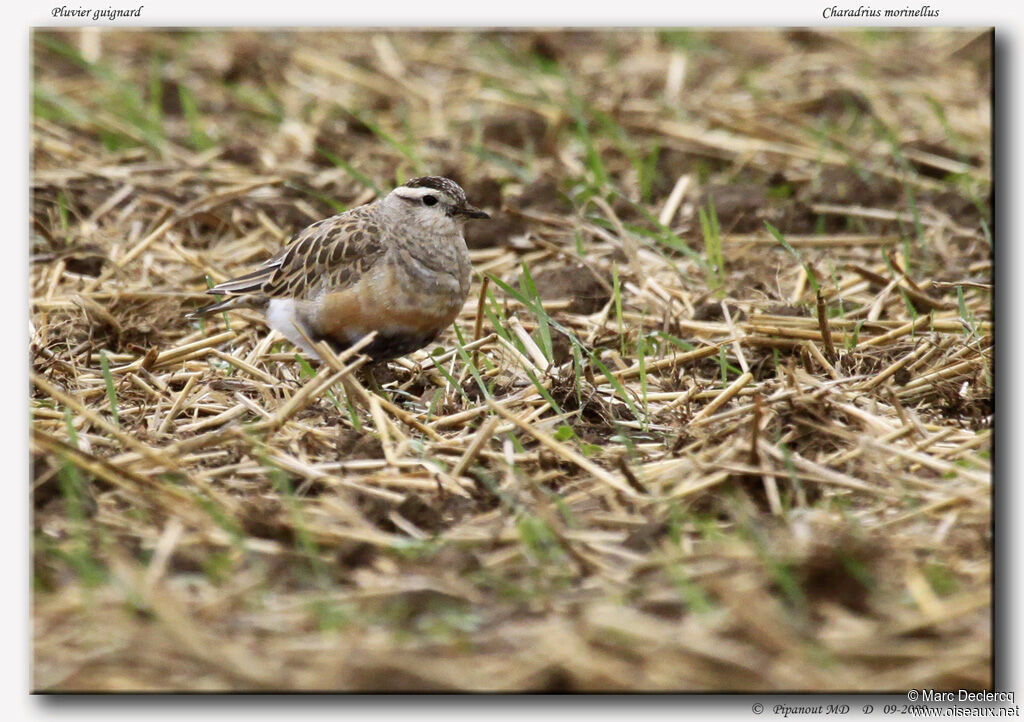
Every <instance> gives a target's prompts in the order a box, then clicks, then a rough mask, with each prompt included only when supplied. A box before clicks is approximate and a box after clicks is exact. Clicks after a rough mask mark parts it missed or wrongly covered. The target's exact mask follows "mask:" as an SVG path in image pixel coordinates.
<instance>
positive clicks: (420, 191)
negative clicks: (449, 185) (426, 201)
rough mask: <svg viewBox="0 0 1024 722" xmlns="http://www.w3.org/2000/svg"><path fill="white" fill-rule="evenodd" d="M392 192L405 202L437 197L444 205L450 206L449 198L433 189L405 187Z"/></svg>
mask: <svg viewBox="0 0 1024 722" xmlns="http://www.w3.org/2000/svg"><path fill="white" fill-rule="evenodd" d="M393 192H394V193H395V195H397V196H398V197H399V198H404V199H405V200H407V201H418V200H420V199H422V198H423V196H437V197H439V198H440V199H442V200H444V202H445V203H449V204H450V203H451V202H452V199H451V196H449V195H448V194H447V193H444V192H443V191H439V190H436V189H434V188H407V187H406V186H399V187H398V188H395V190H394V191H393Z"/></svg>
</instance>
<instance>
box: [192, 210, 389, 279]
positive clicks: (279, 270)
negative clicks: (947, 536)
mask: <svg viewBox="0 0 1024 722" xmlns="http://www.w3.org/2000/svg"><path fill="white" fill-rule="evenodd" d="M376 210H377V209H376V208H375V206H373V205H368V206H360V207H359V208H354V209H352V210H351V211H348V212H347V213H342V214H341V215H339V216H334V217H332V218H327V219H325V220H322V221H317V222H316V223H314V224H312V225H311V226H308V227H307V228H304V229H303V230H302V231H300V232H299V233H297V234H296V235H295V237H294V238H293V239H292V242H291V243H289V244H288V245H287V246H285V247H284V248H282V249H281V251H280V252H279V253H277V254H276V255H275V256H274V257H273V258H271V259H269V260H267V261H266V262H264V263H263V264H262V265H261V266H260V267H259V268H257V269H255V270H254V271H252V272H251V273H248V274H246V275H244V276H240V277H238V278H235V279H232V280H230V281H226V282H224V283H222V284H220V285H218V286H216V287H214V288H212V289H210V293H219V294H239V293H248V294H260V295H262V296H265V297H267V298H282V297H287V298H310V297H313V296H316V295H318V293H319V292H320V291H321V290H323V289H338V288H345V287H347V286H350V285H353V284H355V283H356V282H357V281H358V280H359V279H360V278H361V277H362V276H363V274H364V273H366V272H367V270H369V269H370V267H371V266H373V264H374V263H376V261H377V260H378V259H379V258H380V256H381V255H382V253H383V246H382V244H381V242H380V241H381V239H380V236H381V232H380V224H379V222H378V220H377V213H376Z"/></svg>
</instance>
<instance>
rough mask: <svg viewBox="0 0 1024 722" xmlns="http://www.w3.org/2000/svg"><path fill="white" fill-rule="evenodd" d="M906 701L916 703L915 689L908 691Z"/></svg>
mask: <svg viewBox="0 0 1024 722" xmlns="http://www.w3.org/2000/svg"><path fill="white" fill-rule="evenodd" d="M907 699H909V700H910V701H911V702H916V701H917V690H916V689H912V690H910V691H908V692H907Z"/></svg>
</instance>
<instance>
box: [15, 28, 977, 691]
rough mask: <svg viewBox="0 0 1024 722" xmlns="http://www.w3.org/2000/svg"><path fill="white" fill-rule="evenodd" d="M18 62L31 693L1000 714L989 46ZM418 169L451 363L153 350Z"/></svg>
mask: <svg viewBox="0 0 1024 722" xmlns="http://www.w3.org/2000/svg"><path fill="white" fill-rule="evenodd" d="M32 52H33V58H32V68H33V79H32V85H31V88H32V93H33V114H32V171H31V184H32V189H31V190H32V199H31V209H30V214H31V215H30V221H31V228H30V244H31V247H30V268H29V293H30V310H31V340H30V354H31V396H30V412H31V469H32V479H31V484H32V487H31V488H32V494H31V503H32V516H31V518H32V534H33V537H32V573H33V600H32V604H33V646H34V650H33V652H34V659H33V686H34V689H36V690H46V691H71V690H184V691H206V690H273V689H282V690H339V691H356V690H358V691H414V690H443V691H473V690H488V691H520V690H528V691H564V690H571V691H634V690H683V691H688V690H694V691H747V690H815V691H818V690H821V691H824V690H894V691H895V690H906V689H908V688H936V689H938V688H942V689H947V688H948V689H956V688H982V687H990V686H991V684H992V667H991V665H992V636H991V601H992V598H991V583H992V563H991V562H992V544H993V539H992V527H991V521H992V503H991V502H992V493H991V492H992V486H991V459H990V451H991V439H992V437H991V423H992V396H993V392H992V343H993V335H992V334H993V330H992V307H991V301H992V285H991V281H992V252H993V247H992V234H993V232H994V229H993V227H992V211H991V193H992V179H991V167H992V158H991V134H992V128H991V97H990V83H991V55H990V35H989V34H988V33H987V32H986V31H981V30H977V31H967V30H965V31H949V30H937V29H936V30H922V31H913V32H892V31H881V30H872V31H849V32H842V33H826V32H819V31H816V30H794V31H764V32H755V31H736V32H710V31H682V30H668V29H663V30H628V31H601V32H599V31H574V32H555V31H552V32H484V31H458V32H433V33H428V32H401V33H399V32H390V31H359V32H357V31H345V32H341V31H316V30H309V31H276V32H249V31H245V32H225V31H178V32H134V31H133V32H119V31H116V30H107V31H99V30H93V29H85V30H76V31H73V32H42V31H40V32H37V33H35V35H34V36H33V41H32ZM425 174H436V175H446V176H449V177H451V178H454V179H455V180H457V181H458V182H460V183H461V184H462V185H463V187H464V188H465V189H466V191H467V194H468V197H469V199H470V201H471V202H472V203H474V204H476V205H478V206H481V207H483V208H484V209H485V210H487V211H489V212H490V214H491V216H492V218H493V220H491V221H487V222H473V223H471V224H470V225H469V226H468V227H467V233H466V236H467V241H468V244H469V246H470V250H471V254H472V256H473V261H474V268H475V277H474V286H473V290H472V291H471V294H470V299H469V301H468V302H467V303H466V305H465V307H464V309H463V312H462V314H461V316H460V318H459V319H458V320H457V322H456V324H455V325H454V327H453V328H452V329H450V330H448V331H447V332H446V333H445V334H444V335H443V336H442V337H441V338H440V339H439V340H438V342H437V343H435V344H432V345H431V346H429V347H428V348H426V349H424V350H423V351H420V352H417V353H414V354H412V355H410V356H408V357H406V358H404V359H401V360H399V361H396V362H392V363H390V364H388V365H386V366H384V367H380V368H377V369H375V370H374V372H373V375H372V377H371V376H370V375H369V374H368V373H367V372H366V370H365V369H363V368H361V367H360V363H359V361H358V360H357V359H354V358H349V359H343V360H341V361H338V360H337V359H333V358H332V359H327V360H326V361H324V362H321V361H319V360H307V359H305V358H303V357H301V356H297V355H296V352H295V349H294V348H293V347H292V346H291V345H290V344H289V343H288V342H286V341H284V340H283V339H281V338H280V337H278V336H276V335H272V334H270V333H269V332H268V330H267V329H266V327H265V326H264V325H263V324H262V322H261V319H260V316H259V315H258V314H255V313H253V312H233V313H230V314H228V315H227V316H214V317H210V318H208V319H206V320H204V321H202V322H200V321H187V320H185V319H184V318H183V316H184V314H185V313H187V312H188V311H190V310H192V309H194V308H196V307H197V306H199V305H200V304H202V303H204V302H205V301H206V300H207V299H208V297H204V293H203V292H204V290H205V289H206V288H207V284H212V283H217V282H220V281H223V280H225V279H227V278H229V277H232V276H234V275H238V274H239V273H241V272H244V271H245V270H246V269H247V268H248V267H249V266H251V265H252V264H254V263H257V262H259V261H261V260H263V259H265V258H267V257H268V256H269V255H271V254H272V253H274V252H275V251H276V250H277V249H278V248H280V247H281V245H282V244H283V243H284V242H286V241H287V240H288V238H289V237H290V236H291V234H293V233H294V232H296V231H298V230H300V229H302V228H303V227H305V226H306V225H308V224H309V223H311V222H313V221H316V220H319V219H321V218H325V217H327V216H330V215H332V214H334V213H337V212H340V211H342V210H344V209H347V208H351V207H353V206H355V205H358V204H361V203H365V202H368V201H370V200H372V199H374V198H375V197H377V196H378V195H379V194H380V193H386V192H387V191H388V190H390V189H391V188H392V187H394V186H395V185H397V184H399V183H401V182H403V181H404V180H406V179H407V178H410V177H412V176H417V175H425ZM375 384H377V385H378V386H377V387H376V388H375V387H374V385H375Z"/></svg>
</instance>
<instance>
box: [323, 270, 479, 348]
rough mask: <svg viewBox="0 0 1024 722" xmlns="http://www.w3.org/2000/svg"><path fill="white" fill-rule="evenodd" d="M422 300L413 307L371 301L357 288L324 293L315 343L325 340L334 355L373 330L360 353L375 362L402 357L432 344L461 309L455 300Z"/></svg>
mask: <svg viewBox="0 0 1024 722" xmlns="http://www.w3.org/2000/svg"><path fill="white" fill-rule="evenodd" d="M421 301H423V303H422V304H421V306H419V307H416V306H412V305H409V304H408V303H400V299H396V298H390V299H381V298H377V299H374V298H372V297H371V296H370V294H367V293H360V292H359V289H358V288H352V289H347V290H345V291H341V292H337V293H330V294H327V295H326V296H325V297H324V298H323V299H322V301H321V305H320V309H319V313H318V314H317V319H316V323H315V331H316V338H314V340H315V341H319V340H325V341H327V342H328V343H329V344H330V345H331V347H332V348H334V350H335V351H336V352H337V351H341V350H344V349H345V348H348V347H349V346H351V345H352V344H353V343H355V342H356V341H358V340H359V339H361V338H362V337H363V336H365V335H366V334H368V333H370V332H371V331H376V332H377V337H376V338H375V339H374V340H373V341H372V342H371V343H370V345H369V346H367V347H366V348H365V349H364V350H363V353H365V354H367V355H368V356H370V357H371V358H373V359H374V360H375V361H384V360H387V359H392V358H397V357H399V356H404V355H405V354H408V353H412V352H413V351H415V350H417V349H420V348H423V347H424V346H426V345H427V344H428V343H430V342H431V341H433V340H434V338H436V337H437V335H438V334H439V333H440V332H441V331H443V330H444V329H446V328H447V327H448V326H450V325H451V323H452V321H454V320H455V317H456V316H457V315H458V314H459V311H460V310H461V307H462V302H461V301H460V300H459V299H456V298H451V299H443V300H442V301H443V303H438V302H437V301H438V299H429V300H428V299H421ZM429 301H434V303H431V302H429ZM438 306H441V307H440V308H438Z"/></svg>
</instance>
